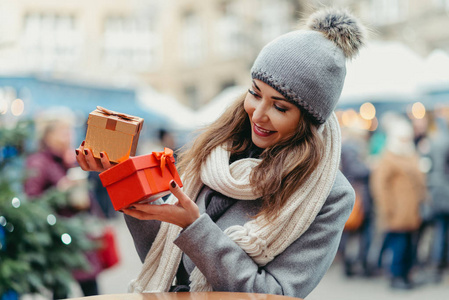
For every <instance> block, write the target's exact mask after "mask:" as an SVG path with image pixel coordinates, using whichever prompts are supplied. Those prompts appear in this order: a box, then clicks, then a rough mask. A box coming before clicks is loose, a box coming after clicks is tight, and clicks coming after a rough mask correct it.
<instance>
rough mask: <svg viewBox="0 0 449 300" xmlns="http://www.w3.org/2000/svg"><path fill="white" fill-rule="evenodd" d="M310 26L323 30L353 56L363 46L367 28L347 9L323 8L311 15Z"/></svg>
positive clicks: (308, 22) (330, 38)
mask: <svg viewBox="0 0 449 300" xmlns="http://www.w3.org/2000/svg"><path fill="white" fill-rule="evenodd" d="M307 26H308V28H310V29H312V30H316V31H320V32H322V33H323V34H324V35H325V36H326V37H327V38H328V39H329V40H331V41H333V42H334V43H335V44H337V46H339V47H340V48H341V49H342V50H343V53H344V54H345V56H346V57H347V58H352V57H354V56H355V55H357V53H358V52H359V49H360V47H362V46H363V43H364V38H365V29H364V27H363V26H361V25H360V24H359V22H358V21H357V19H356V18H354V16H352V15H351V14H350V13H349V12H348V11H347V10H343V9H335V10H334V9H323V10H320V11H317V12H315V13H313V14H312V15H310V17H309V19H308V21H307Z"/></svg>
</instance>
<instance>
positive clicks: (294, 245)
mask: <svg viewBox="0 0 449 300" xmlns="http://www.w3.org/2000/svg"><path fill="white" fill-rule="evenodd" d="M307 25H308V26H307V27H308V28H307V29H303V30H296V31H293V32H290V33H287V34H285V35H282V36H281V37H279V38H277V39H275V40H274V41H272V42H271V43H269V44H268V45H267V46H265V47H264V48H263V49H262V51H261V52H260V54H259V55H258V57H257V58H256V60H255V62H254V65H253V67H252V70H251V76H252V84H251V85H250V87H249V89H248V92H247V93H245V94H244V95H242V96H241V97H239V98H238V99H237V100H236V101H235V102H234V104H233V105H232V106H230V107H229V108H228V109H227V110H226V111H225V113H224V114H223V115H222V116H221V117H220V118H219V119H218V120H216V121H215V122H214V123H212V124H211V125H209V126H208V127H207V128H205V129H204V131H203V132H202V133H201V134H200V135H199V136H198V137H197V138H196V140H195V141H194V143H193V144H192V145H191V147H190V148H188V149H185V152H183V153H181V154H180V156H179V160H178V163H177V166H178V168H179V171H180V173H181V176H182V178H183V182H184V187H183V190H181V189H180V188H179V187H178V186H177V184H176V183H175V182H174V181H172V182H171V187H170V191H171V192H172V193H173V196H171V197H170V198H169V199H168V200H167V202H168V203H169V204H168V205H148V204H134V205H133V206H131V207H129V208H128V209H124V210H123V212H124V213H125V214H126V215H125V219H126V221H127V224H128V228H129V230H130V232H131V235H132V236H133V239H134V243H135V246H136V248H137V252H138V254H139V256H140V258H141V260H142V262H143V267H142V271H141V273H140V275H139V276H138V278H137V279H136V280H134V281H133V282H132V283H131V285H130V290H131V291H133V292H168V291H192V292H193V291H228V292H246V293H267V294H282V295H289V296H294V297H301V298H304V297H306V296H307V295H308V294H309V293H310V292H311V291H312V290H313V289H314V288H315V287H316V286H317V285H318V283H319V282H320V280H321V278H322V277H323V276H324V274H325V273H326V271H327V270H328V268H329V267H330V265H331V264H332V261H333V259H334V257H335V254H336V252H337V248H338V244H339V241H340V237H341V233H342V231H343V227H344V224H345V222H346V220H347V218H348V216H349V214H350V212H351V209H352V206H353V204H354V190H353V188H352V187H351V185H350V184H349V182H348V181H347V180H346V178H345V177H344V175H343V174H342V173H341V172H340V171H339V169H338V168H339V160H340V148H341V137H340V128H339V124H338V120H337V118H336V116H335V114H334V113H333V111H334V109H335V106H336V105H337V101H338V99H339V97H340V94H341V90H342V87H343V83H344V78H345V73H346V68H345V64H346V63H345V61H346V58H350V57H352V56H353V55H355V54H357V52H358V49H359V47H360V46H361V45H363V38H364V29H363V27H362V26H361V25H360V24H359V23H358V21H357V19H355V18H354V17H353V16H351V15H350V14H349V13H347V12H346V11H343V10H341V11H340V10H336V9H323V10H322V11H318V12H316V13H314V14H313V15H311V16H310V17H309V20H308V24H307ZM77 151H78V152H80V153H81V151H82V152H84V151H86V154H85V155H80V154H79V155H77V160H78V163H79V164H80V166H81V167H82V168H83V169H85V170H97V171H103V170H105V169H108V168H109V167H110V162H109V161H107V154H106V155H103V160H101V165H99V164H97V163H96V162H95V160H94V159H93V156H92V152H91V150H90V149H85V148H83V146H80V147H79V148H78V149H77ZM174 280H175V281H174ZM173 283H174V284H173ZM172 284H173V285H172Z"/></svg>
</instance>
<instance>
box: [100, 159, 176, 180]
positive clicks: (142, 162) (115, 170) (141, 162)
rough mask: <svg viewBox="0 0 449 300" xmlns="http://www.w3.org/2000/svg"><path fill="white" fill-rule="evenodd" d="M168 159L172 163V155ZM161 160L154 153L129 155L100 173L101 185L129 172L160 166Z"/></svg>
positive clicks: (126, 175)
mask: <svg viewBox="0 0 449 300" xmlns="http://www.w3.org/2000/svg"><path fill="white" fill-rule="evenodd" d="M170 160H171V161H172V162H173V163H174V162H175V159H174V157H173V156H172V157H170ZM160 164H161V161H160V160H158V159H157V158H156V157H155V156H154V154H147V155H141V156H134V157H130V158H128V159H127V160H125V161H124V162H121V163H119V164H117V165H115V166H113V167H112V168H110V169H108V170H106V171H104V172H102V173H100V175H99V176H100V179H101V182H102V183H103V186H104V187H106V186H108V185H111V184H113V183H115V182H117V181H119V180H122V179H123V178H126V177H128V176H130V175H131V174H133V173H135V172H137V171H139V170H142V169H147V168H152V167H157V166H160Z"/></svg>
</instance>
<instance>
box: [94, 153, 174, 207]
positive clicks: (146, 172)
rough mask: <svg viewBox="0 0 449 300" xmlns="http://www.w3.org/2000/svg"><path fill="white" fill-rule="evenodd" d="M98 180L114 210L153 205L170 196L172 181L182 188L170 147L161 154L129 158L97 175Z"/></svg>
mask: <svg viewBox="0 0 449 300" xmlns="http://www.w3.org/2000/svg"><path fill="white" fill-rule="evenodd" d="M100 180H101V182H102V184H103V186H104V187H105V188H106V190H107V191H108V194H109V197H110V198H111V201H112V204H113V206H114V209H115V210H120V209H123V208H126V207H128V206H129V205H131V204H133V203H136V202H152V201H155V200H157V199H159V198H161V197H163V196H165V195H167V194H169V193H170V189H169V184H170V181H172V180H174V181H176V183H177V184H178V185H179V186H180V187H182V182H181V178H180V177H179V174H178V171H177V170H176V167H175V159H174V157H173V150H171V149H169V148H165V149H164V151H163V152H153V153H152V154H149V155H142V156H135V157H130V158H129V159H127V160H125V161H124V162H121V163H119V164H117V165H115V166H113V167H112V168H110V169H108V170H106V171H104V172H102V173H100Z"/></svg>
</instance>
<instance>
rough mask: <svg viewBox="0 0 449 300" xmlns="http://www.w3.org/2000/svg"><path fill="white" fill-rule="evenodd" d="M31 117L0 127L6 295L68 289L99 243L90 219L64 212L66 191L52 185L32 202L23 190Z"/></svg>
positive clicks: (0, 234)
mask: <svg viewBox="0 0 449 300" xmlns="http://www.w3.org/2000/svg"><path fill="white" fill-rule="evenodd" d="M29 132H32V129H31V124H30V123H29V122H19V123H17V125H16V126H15V127H13V128H2V127H0V299H1V300H3V299H14V298H13V297H14V295H15V294H18V295H22V294H28V293H45V292H46V291H47V292H48V291H49V290H50V291H55V292H59V293H62V294H64V293H66V294H68V293H69V291H70V286H71V284H72V283H73V282H74V279H73V277H72V271H73V270H76V269H87V268H88V267H89V266H88V263H87V260H86V258H85V256H84V254H83V253H84V251H85V250H88V249H92V247H95V245H94V244H93V242H92V241H91V240H89V239H88V238H87V233H86V229H85V224H84V220H83V219H81V218H77V217H72V218H64V217H61V216H58V215H57V213H56V210H57V208H58V207H61V206H64V205H67V201H68V197H67V194H66V193H62V192H59V191H57V190H49V191H48V192H47V193H46V194H45V195H43V196H42V197H40V198H39V199H33V201H29V200H27V199H26V197H25V195H24V194H23V191H22V182H23V179H24V176H25V175H26V174H25V173H24V168H23V166H22V162H23V157H24V156H25V155H26V151H25V150H24V149H25V147H24V145H25V141H26V138H27V137H28V135H29V134H28V133H29Z"/></svg>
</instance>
